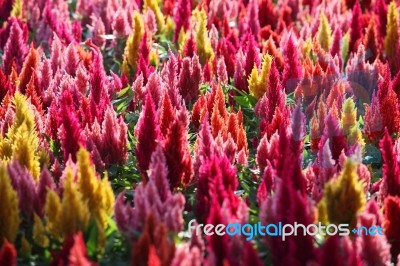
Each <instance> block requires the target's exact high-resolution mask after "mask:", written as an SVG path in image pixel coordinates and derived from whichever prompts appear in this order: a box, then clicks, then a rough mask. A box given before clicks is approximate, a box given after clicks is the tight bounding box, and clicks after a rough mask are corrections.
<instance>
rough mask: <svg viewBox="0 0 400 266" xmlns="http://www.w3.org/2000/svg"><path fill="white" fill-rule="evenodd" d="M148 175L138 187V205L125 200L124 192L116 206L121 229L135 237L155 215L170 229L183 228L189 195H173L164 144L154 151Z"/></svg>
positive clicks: (136, 198)
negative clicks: (147, 179)
mask: <svg viewBox="0 0 400 266" xmlns="http://www.w3.org/2000/svg"><path fill="white" fill-rule="evenodd" d="M147 174H148V176H149V181H148V182H147V183H146V184H144V183H141V184H140V185H139V186H138V188H137V189H136V192H135V196H134V207H131V206H130V205H129V204H125V203H124V193H121V194H120V195H118V197H117V199H116V204H115V207H114V208H115V219H116V222H117V225H118V228H119V229H120V230H121V231H122V232H123V233H124V234H125V235H127V236H128V237H132V236H134V233H135V231H137V230H139V229H141V228H143V227H145V226H146V220H147V219H149V217H150V216H152V219H154V220H155V222H157V223H164V224H165V226H166V227H167V228H168V229H169V230H172V231H175V232H178V231H180V230H182V227H183V218H182V212H183V208H184V205H185V198H184V197H183V195H182V194H181V193H177V194H172V192H171V190H170V188H169V187H170V185H169V182H168V179H167V175H168V168H167V163H166V158H165V155H164V152H163V151H162V147H161V146H158V147H157V148H156V150H155V151H154V153H153V154H152V156H151V163H150V166H149V170H148V173H147Z"/></svg>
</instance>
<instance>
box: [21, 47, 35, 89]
mask: <svg viewBox="0 0 400 266" xmlns="http://www.w3.org/2000/svg"><path fill="white" fill-rule="evenodd" d="M38 66H39V53H38V52H37V51H36V50H35V48H33V47H31V48H30V50H29V53H28V55H27V56H26V59H25V61H24V64H23V66H22V70H21V73H20V75H19V86H18V90H19V91H20V92H21V93H22V94H25V92H26V88H27V85H28V83H29V81H30V80H31V79H32V77H33V75H34V72H35V71H36V69H37V68H38Z"/></svg>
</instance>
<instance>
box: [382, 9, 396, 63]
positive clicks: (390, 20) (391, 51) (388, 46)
mask: <svg viewBox="0 0 400 266" xmlns="http://www.w3.org/2000/svg"><path fill="white" fill-rule="evenodd" d="M398 20H399V12H398V11H397V7H396V3H395V2H394V1H392V2H391V3H390V5H389V10H388V13H387V26H386V36H385V52H386V56H387V57H388V58H391V57H393V56H394V55H395V52H396V46H397V43H398V39H399V33H398Z"/></svg>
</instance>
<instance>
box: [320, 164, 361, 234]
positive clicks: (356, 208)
mask: <svg viewBox="0 0 400 266" xmlns="http://www.w3.org/2000/svg"><path fill="white" fill-rule="evenodd" d="M365 203H366V199H365V195H364V189H363V184H362V182H361V181H360V180H359V177H358V175H357V163H355V162H354V161H352V160H351V159H347V161H346V163H345V166H344V169H343V170H342V173H341V174H340V175H339V177H338V178H337V179H336V180H331V181H329V182H328V183H327V184H326V185H325V189H324V196H323V198H322V200H321V201H320V202H319V204H318V217H319V221H320V222H322V223H324V224H328V223H333V224H337V225H338V224H349V226H350V228H353V227H354V226H355V225H356V223H357V214H358V213H360V212H361V211H362V210H363V209H364V207H365Z"/></svg>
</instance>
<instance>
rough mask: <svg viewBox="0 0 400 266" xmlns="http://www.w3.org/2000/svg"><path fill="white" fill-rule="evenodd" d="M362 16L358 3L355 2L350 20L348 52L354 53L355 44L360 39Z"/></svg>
mask: <svg viewBox="0 0 400 266" xmlns="http://www.w3.org/2000/svg"><path fill="white" fill-rule="evenodd" d="M361 19H362V14H361V6H360V2H359V1H356V3H355V5H354V7H353V16H352V18H351V31H350V43H349V48H350V51H356V47H357V46H358V45H357V42H358V41H359V39H360V38H361V37H362V23H361Z"/></svg>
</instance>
